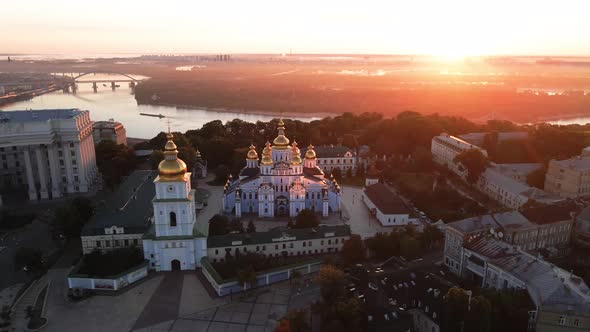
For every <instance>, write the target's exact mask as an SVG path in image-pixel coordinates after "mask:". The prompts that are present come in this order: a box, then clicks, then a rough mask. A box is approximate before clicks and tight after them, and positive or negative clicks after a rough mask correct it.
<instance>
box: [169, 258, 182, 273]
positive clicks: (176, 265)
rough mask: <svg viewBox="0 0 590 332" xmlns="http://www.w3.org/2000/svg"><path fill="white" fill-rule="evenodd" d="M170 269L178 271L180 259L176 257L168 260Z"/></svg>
mask: <svg viewBox="0 0 590 332" xmlns="http://www.w3.org/2000/svg"><path fill="white" fill-rule="evenodd" d="M170 269H171V270H172V271H180V261H179V260H178V259H173V260H172V261H171V262H170Z"/></svg>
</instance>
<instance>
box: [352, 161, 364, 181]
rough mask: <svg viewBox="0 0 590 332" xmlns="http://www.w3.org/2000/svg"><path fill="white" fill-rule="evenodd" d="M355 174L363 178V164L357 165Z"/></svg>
mask: <svg viewBox="0 0 590 332" xmlns="http://www.w3.org/2000/svg"><path fill="white" fill-rule="evenodd" d="M354 175H355V176H357V177H359V178H362V177H364V176H365V167H364V166H363V165H362V164H361V165H358V166H357V167H356V172H355V174H354Z"/></svg>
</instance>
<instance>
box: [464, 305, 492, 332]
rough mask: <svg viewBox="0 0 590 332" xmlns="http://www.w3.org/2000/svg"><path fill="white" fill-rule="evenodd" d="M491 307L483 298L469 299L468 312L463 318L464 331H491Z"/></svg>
mask: <svg viewBox="0 0 590 332" xmlns="http://www.w3.org/2000/svg"><path fill="white" fill-rule="evenodd" d="M491 314H492V306H491V304H490V301H488V300H487V299H486V298H485V297H483V296H475V297H473V298H472V299H471V305H470V310H469V311H468V312H467V315H466V317H465V328H464V331H473V332H489V331H490V329H491Z"/></svg>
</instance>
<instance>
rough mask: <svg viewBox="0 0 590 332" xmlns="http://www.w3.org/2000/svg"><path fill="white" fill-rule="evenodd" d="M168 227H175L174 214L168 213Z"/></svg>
mask: <svg viewBox="0 0 590 332" xmlns="http://www.w3.org/2000/svg"><path fill="white" fill-rule="evenodd" d="M170 227H176V213H174V212H170Z"/></svg>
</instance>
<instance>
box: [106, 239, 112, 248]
mask: <svg viewBox="0 0 590 332" xmlns="http://www.w3.org/2000/svg"><path fill="white" fill-rule="evenodd" d="M104 246H105V247H107V248H108V247H110V246H111V241H109V240H105V241H104Z"/></svg>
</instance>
